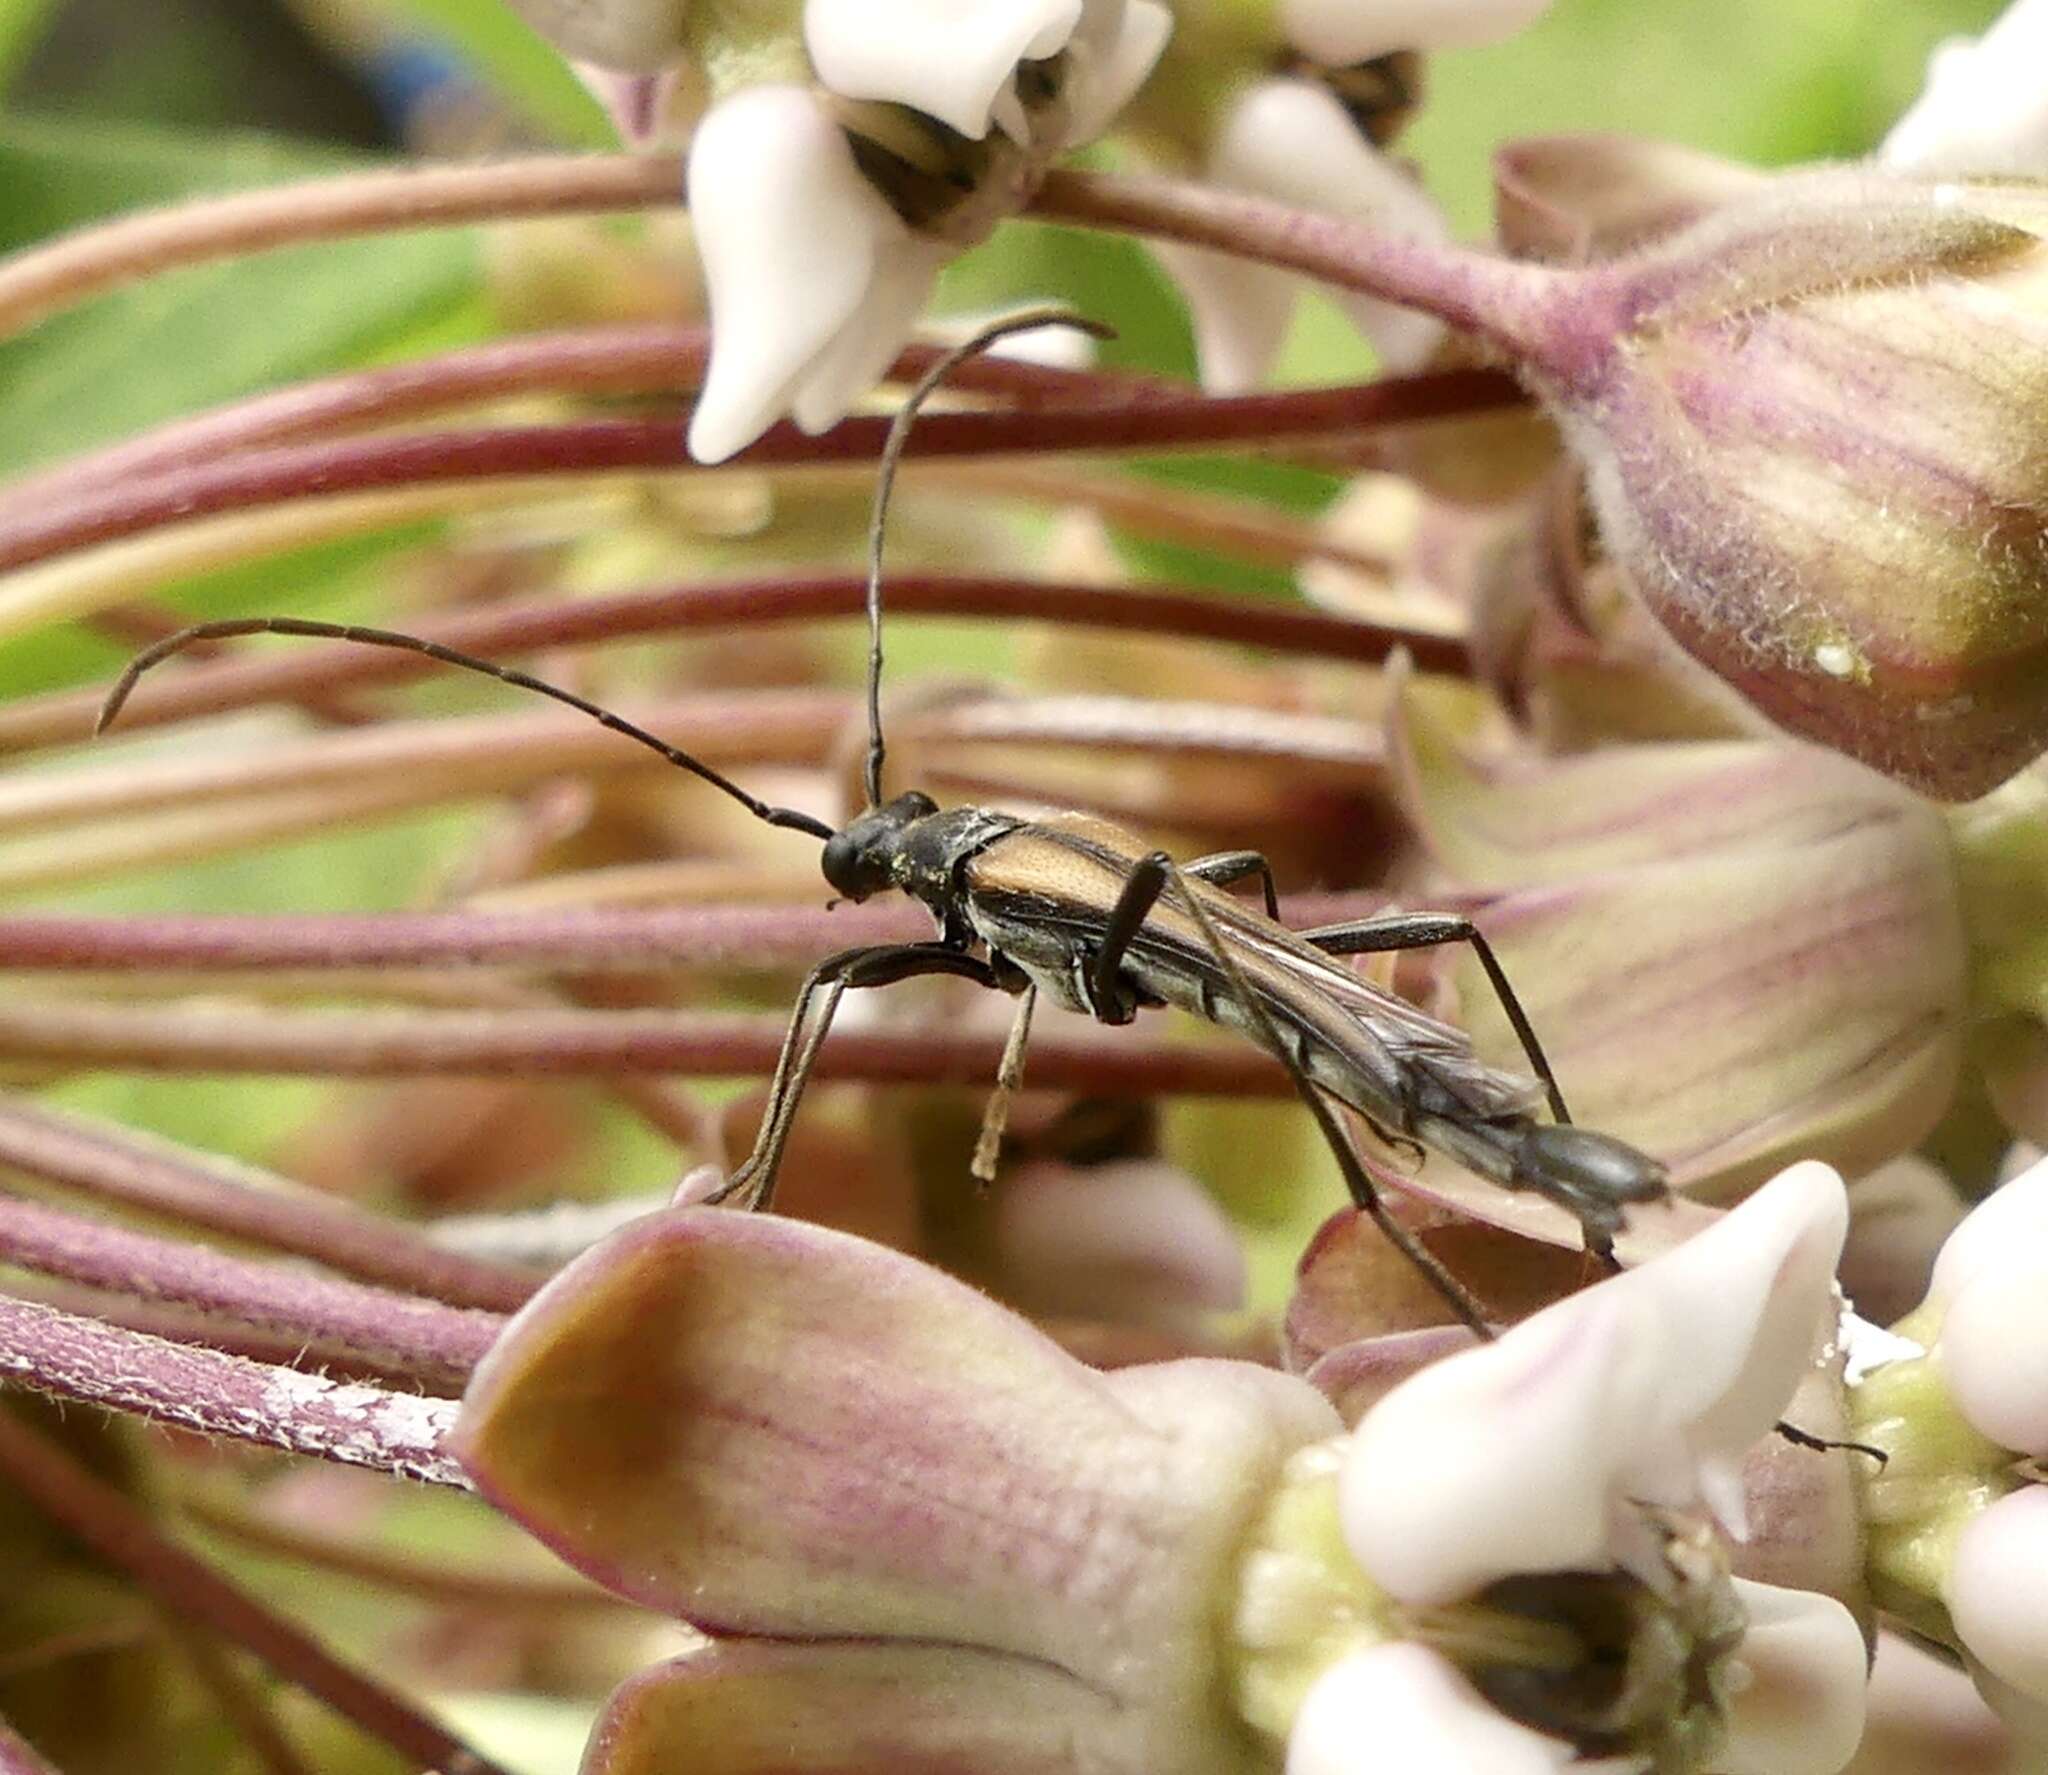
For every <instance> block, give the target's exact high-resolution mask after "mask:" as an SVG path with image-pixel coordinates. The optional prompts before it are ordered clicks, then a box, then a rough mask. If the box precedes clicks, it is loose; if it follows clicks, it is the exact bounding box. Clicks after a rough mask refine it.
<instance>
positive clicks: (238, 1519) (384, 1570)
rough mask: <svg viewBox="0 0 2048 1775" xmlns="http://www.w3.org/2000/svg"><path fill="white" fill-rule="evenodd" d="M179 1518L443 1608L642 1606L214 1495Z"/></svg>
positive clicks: (572, 1583) (591, 1588) (584, 1585)
mask: <svg viewBox="0 0 2048 1775" xmlns="http://www.w3.org/2000/svg"><path fill="white" fill-rule="evenodd" d="M179 1514H180V1515H182V1516H184V1517H185V1518H187V1519H188V1520H190V1521H192V1522H194V1523H196V1524H198V1525H199V1526H200V1527H201V1528H204V1529H205V1530H207V1531H208V1533H210V1534H214V1535H218V1536H220V1537H221V1538H222V1539H223V1540H227V1541H232V1542H234V1543H235V1544H236V1545H237V1546H240V1547H246V1548H248V1549H249V1550H251V1551H252V1552H256V1553H262V1554H268V1555H270V1556H271V1557H273V1558H277V1559H288V1560H291V1561H293V1562H294V1563H296V1564H300V1565H310V1566H317V1567H318V1568H320V1569H321V1570H323V1571H329V1572H333V1573H334V1574H336V1575H337V1576H338V1577H343V1578H352V1579H355V1580H356V1581H357V1582H359V1583H363V1584H371V1585H375V1586H376V1587H377V1588H378V1589H380V1590H395V1591H399V1592H401V1593H403V1594H407V1595H412V1596H421V1597H425V1598H427V1599H428V1600H429V1601H433V1602H438V1603H442V1604H452V1605H454V1606H457V1607H462V1608H486V1609H516V1610H520V1611H522V1612H534V1613H553V1612H558V1611H564V1610H577V1611H587V1610H595V1611H598V1612H601V1613H604V1614H616V1613H619V1612H620V1611H622V1610H630V1609H632V1608H634V1607H635V1606H636V1605H635V1604H633V1603H630V1602H628V1601H626V1600H625V1598H624V1597H620V1596H614V1595H613V1594H612V1593H611V1592H610V1591H609V1590H600V1589H599V1588H598V1587H597V1586H596V1585H595V1584H593V1583H591V1582H589V1580H587V1579H584V1578H579V1577H576V1576H575V1575H574V1574H573V1573H564V1574H563V1575H562V1576H561V1577H559V1578H549V1577H528V1576H525V1575H523V1574H520V1573H515V1572H498V1571H485V1570H481V1569H478V1568H477V1567H475V1566H471V1565H455V1564H452V1563H450V1562H449V1561H446V1560H433V1559H426V1558H422V1557H421V1556H419V1555H418V1554H415V1553H400V1552H396V1551H394V1550H392V1549H390V1548H388V1547H382V1546H378V1545H376V1544H375V1543H373V1542H369V1541H365V1540H363V1539H361V1538H359V1537H356V1536H351V1535H344V1534H338V1533H336V1532H335V1531H334V1530H332V1529H327V1528H320V1527H316V1526H314V1525H313V1524H311V1523H306V1522H285V1521H281V1520H280V1519H279V1518H278V1517H276V1516H273V1515H262V1514H259V1513H257V1512H256V1511H253V1510H248V1509H244V1508H242V1507H240V1506H239V1505H233V1504H228V1503H225V1502H221V1501H218V1500H216V1499H215V1498H213V1497H212V1496H210V1495H203V1494H202V1495H196V1496H192V1497H187V1498H184V1499H182V1500H181V1501H180V1504H179Z"/></svg>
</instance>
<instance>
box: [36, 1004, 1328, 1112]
mask: <svg viewBox="0 0 2048 1775" xmlns="http://www.w3.org/2000/svg"><path fill="white" fill-rule="evenodd" d="M782 1036H783V1019H782V1018H781V1017H780V1016H749V1015H742V1014H712V1013H695V1012H686V1011H556V1010H534V1011H526V1010H521V1011H411V1010H407V1011H332V1012H326V1011H312V1012H308V1011H272V1010H262V1009H253V1008H246V1007H235V1008H225V1007H221V1006H217V1005H198V1006H189V1007H173V1008H168V1009H159V1008H157V1007H155V1006H142V1007H136V1006H129V1005H101V1004H86V1005H79V1004H72V1005H66V1004H49V1003H33V1004H31V1003H21V1002H16V1003H6V1004H0V1058H4V1059H6V1060H9V1061H15V1062H27V1063H33V1064H37V1065H50V1064H57V1065H64V1066H105V1067H115V1068H123V1069H129V1070H141V1071H150V1072H225V1073H259V1074H275V1075H315V1076H320V1077H344V1078H431V1077H446V1076H450V1075H454V1076H469V1077H492V1076H502V1075H503V1074H506V1073H526V1074H545V1075H549V1076H553V1077H560V1078H577V1077H588V1076H593V1075H598V1074H604V1073H614V1072H663V1073H672V1074H684V1075H691V1076H697V1077H706V1078H766V1077H767V1076H768V1075H769V1074H770V1073H772V1072H773V1071H774V1069H775V1059H776V1055H777V1054H778V1053H779V1052H780V1051H781V1047H782ZM1002 1046H1003V1044H1002V1041H1001V1040H1000V1038H998V1037H993V1036H984V1035H979V1034H974V1035H966V1034H962V1033H960V1032H959V1031H956V1030H952V1029H947V1028H930V1029H888V1030H857V1031H856V1030H848V1031H845V1032H843V1033H839V1032H835V1033H834V1034H833V1036H832V1037H831V1039H830V1040H829V1041H827V1042H826V1044H825V1047H824V1049H823V1051H822V1052H821V1054H820V1056H819V1061H818V1067H817V1076H818V1077H819V1078H821V1079H854V1080H864V1081H866V1082H868V1083H870V1084H900V1085H910V1084H949V1085H979V1084H982V1083H985V1082H986V1081H987V1080H989V1079H991V1078H993V1077H994V1076H995V1070H996V1063H997V1062H998V1060H1000V1058H1001V1057H1002ZM1031 1078H1032V1083H1033V1084H1034V1085H1042V1086H1044V1087H1045V1088H1046V1089H1048V1090H1072V1091H1086V1092H1088V1093H1090V1094H1091V1095H1093V1096H1097V1097H1150V1096H1156V1095H1160V1094H1168V1093H1176V1092H1179V1093H1188V1094H1194V1095H1214V1096H1227V1097H1247V1096H1249V1097H1284V1096H1286V1095H1287V1094H1288V1091H1289V1086H1288V1083H1287V1079H1286V1075H1285V1074H1284V1073H1282V1072H1281V1071H1280V1069H1279V1068H1278V1067H1277V1066H1275V1065H1274V1064H1273V1063H1272V1062H1271V1061H1269V1060H1267V1059H1266V1058H1265V1057H1264V1056H1263V1055H1261V1054H1259V1053H1257V1052H1256V1051H1254V1050H1253V1049H1251V1048H1250V1047H1249V1046H1247V1045H1245V1044H1241V1043H1227V1044H1226V1043H1209V1044H1202V1045H1196V1044H1195V1043H1192V1042H1162V1041H1157V1040H1154V1039H1151V1038H1149V1037H1135V1036H1131V1035H1129V1034H1128V1033H1126V1032H1121V1031H1119V1032H1116V1039H1092V1038H1077V1037H1068V1038H1064V1039H1061V1038H1055V1037H1050V1036H1048V1037H1045V1038H1043V1039H1042V1040H1041V1041H1040V1042H1039V1043H1038V1044H1037V1045H1036V1046H1035V1047H1034V1048H1033V1049H1032V1054H1031Z"/></svg>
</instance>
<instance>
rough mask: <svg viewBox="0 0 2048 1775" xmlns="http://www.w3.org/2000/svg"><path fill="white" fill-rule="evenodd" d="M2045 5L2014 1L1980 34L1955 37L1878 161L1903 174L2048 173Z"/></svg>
mask: <svg viewBox="0 0 2048 1775" xmlns="http://www.w3.org/2000/svg"><path fill="white" fill-rule="evenodd" d="M2044 58H2048V4H2043V0H2015V3H2014V4H2013V5H2012V6H2010V7H2008V8H2007V9H2006V11H2005V12H2004V13H2003V14H2002V15H2001V16H2000V17H1999V19H1998V21H1997V22H1996V23H1995V24H1993V25H1992V27H1991V29H1990V30H1988V31H1986V32H1985V33H1984V35H1983V36H1982V37H1977V38H1970V37H1951V38H1950V39H1948V41H1947V42H1945V43H1943V44H1941V45H1940V46H1939V47H1938V48H1937V49H1936V50H1935V52H1934V55H1933V58H1932V59H1931V60H1930V61H1929V62H1928V64H1927V85H1926V89H1925V90H1924V91H1923V92H1922V93H1921V94H1920V96H1919V98H1918V99H1916V100H1915V101H1914V102H1913V105H1912V107H1911V108H1910V109H1909V110H1908V111H1907V112H1906V114H1905V115H1904V116H1903V117H1901V118H1900V119H1899V120H1898V122H1897V123H1895V124H1893V125H1892V128H1891V133H1890V134H1889V135H1887V136H1886V137H1885V139H1884V145H1883V147H1882V148H1881V149H1879V151H1878V158H1879V159H1880V160H1881V161H1882V162H1883V163H1884V164H1885V165H1886V166H1887V167H1890V168H1892V169H1894V170H1895V171H1899V172H1911V173H1957V174H1968V173H2023V174H2037V175H2038V174H2040V173H2043V172H2048V83H2044V82H2043V80H2042V79H2041V65H2042V61H2043V59H2044Z"/></svg>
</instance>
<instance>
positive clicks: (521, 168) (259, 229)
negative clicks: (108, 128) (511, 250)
mask: <svg viewBox="0 0 2048 1775" xmlns="http://www.w3.org/2000/svg"><path fill="white" fill-rule="evenodd" d="M682 196H683V171H682V161H681V159H680V158H679V157H678V156H675V155H611V154H546V155H536V156H533V157H531V158H527V159H522V160H504V161H497V162H487V163H484V164H480V165H473V166H422V167H403V168H394V169H391V170H388V171H385V170H379V171H376V172H365V173H346V174H343V175H341V176H340V177H330V178H320V179H308V180H303V181H301V182H299V183H296V184H290V185H273V186H271V187H269V188H268V189H266V190H261V191H248V192H238V193H236V194H235V195H233V196H230V197H217V198H208V199H202V200H200V201H198V202H194V203H182V204H177V205H173V206H171V207H169V208H166V209H159V210H145V211H143V212H142V213H140V214H138V215H132V216H122V217H119V218H117V219H116V220H114V221H112V222H102V223H98V224H95V225H94V226H92V227H88V228H81V229H78V230H77V231H76V232H74V233H71V234H67V235H63V236H61V237H59V238H58V239H57V240H54V241H52V242H50V243H49V244H48V245H45V246H38V247H32V248H29V249H28V250H26V251H24V252H20V253H16V254H15V255H14V256H13V257H12V258H10V259H8V260H6V261H4V262H0V334H6V333H13V332H18V331H19V330H20V329H22V328H23V327H27V326H31V325H33V324H34V323H35V322H37V321H39V320H43V319H46V318H47V317H49V316H50V315H52V314H56V313H59V312H61V311H62V310H64V309H66V308H71V307H75V306H76V305H77V304H78V303H80V302H83V301H86V300H88V299H89V298H91V297H93V296H98V295H103V294H105V293H106V292H107V291H108V290H113V289H118V288H120V287H121V286H122V285H123V284H128V283H133V282H135V281H137V280H138V279H140V278H145V277H151V276H154V275H155V274H156V273H158V272H160V271H168V270H170V269H171V268H172V267H173V266H178V265H198V264H203V263H205V262H206V261H207V260H209V259H224V258H230V257H234V256H236V255H238V254H242V253H255V252H263V251H266V250H268V249H270V248H273V247H282V246H291V245H294V244H297V243H300V242H305V241H315V240H337V239H340V238H342V237H344V236H347V235H354V234H375V233H383V232H388V231H393V230H399V229H407V228H441V227H448V226H450V225H452V224H457V223H465V222H491V221H499V220H506V219H510V218H512V217H515V216H566V215H582V214H593V213H604V212H607V211H614V210H624V209H656V208H676V207H679V206H680V205H681V203H682Z"/></svg>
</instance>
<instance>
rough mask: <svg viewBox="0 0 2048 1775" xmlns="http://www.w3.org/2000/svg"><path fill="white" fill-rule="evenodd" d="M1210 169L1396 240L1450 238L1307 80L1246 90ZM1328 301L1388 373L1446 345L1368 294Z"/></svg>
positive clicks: (1220, 177) (1239, 186) (1409, 182)
mask: <svg viewBox="0 0 2048 1775" xmlns="http://www.w3.org/2000/svg"><path fill="white" fill-rule="evenodd" d="M1209 171H1210V174H1211V176H1212V177H1213V178H1215V179H1216V180H1217V182H1218V183H1220V184H1224V185H1228V186H1230V187H1232V188H1234V189H1236V190H1240V191H1250V192H1255V193H1257V194H1258V195H1260V196H1263V197H1273V198H1278V199H1279V200H1280V201H1281V202H1283V203H1290V204H1293V205H1295V206H1297V207H1298V208H1301V209H1307V210H1316V211H1320V212H1321V213H1323V214H1325V215H1332V216H1343V217H1346V218H1348V219H1350V220H1353V221H1359V222H1369V223H1370V224H1371V225H1372V226H1373V227H1374V228H1376V229H1379V230H1381V231H1383V232H1385V233H1387V234H1390V235H1393V236H1395V237H1397V238H1400V239H1404V240H1443V239H1445V238H1447V237H1448V234H1449V229H1448V227H1447V225H1446V224H1445V221H1444V218H1443V215H1442V212H1441V211H1439V210H1438V209H1437V207H1436V205H1435V204H1434V203H1433V202H1432V201H1431V200H1430V198H1429V196H1428V194H1427V193H1426V192H1424V191H1423V190H1422V188H1421V187H1420V186H1419V185H1417V184H1416V183H1415V181H1414V180H1413V179H1411V178H1409V177H1408V176H1407V174H1406V173H1404V172H1403V171H1402V170H1401V169H1400V168H1399V167H1397V166H1396V165H1395V164H1394V163H1393V162H1392V161H1390V160H1388V159H1387V158H1386V156H1384V155H1383V154H1381V153H1380V152H1379V151H1378V150H1377V149H1376V148H1374V147H1373V145H1372V144H1371V143H1370V142H1368V141H1367V140H1366V139H1365V137H1364V136H1363V135H1361V134H1360V133H1359V130H1358V126H1357V125H1356V124H1355V123H1353V122H1352V121H1351V118H1350V117H1349V116H1348V115H1347V114H1346V112H1345V110H1344V107H1343V106H1342V105H1340V104H1339V103H1338V102H1337V100H1336V98H1335V97H1334V96H1333V95H1332V94H1331V93H1330V92H1328V91H1327V90H1326V89H1325V88H1323V87H1320V86H1317V85H1314V84H1312V83H1311V82H1309V81H1306V80H1285V79H1281V80H1262V81H1260V82H1259V83H1258V84H1257V85H1256V86H1254V87H1252V88H1251V89H1250V90H1249V91H1248V92H1246V93H1245V95H1244V96H1243V97H1242V98H1240V99H1239V100H1238V101H1237V103H1236V104H1235V105H1234V106H1233V107H1232V108H1231V111H1230V115H1229V116H1228V117H1227V118H1226V119H1225V121H1224V124H1223V127H1222V129H1221V130H1220V131H1219V132H1218V135H1217V138H1216V142H1215V145H1214V147H1213V148H1212V150H1211V152H1210V157H1209ZM1335 299H1336V301H1337V302H1338V304H1339V305H1340V306H1341V307H1342V308H1343V309H1344V311H1345V313H1346V314H1347V315H1349V316H1350V319H1351V323H1352V325H1353V326H1355V327H1357V328H1358V330H1359V331H1360V332H1361V333H1363V334H1364V335H1365V336H1366V337H1367V338H1368V339H1370V340H1371V341H1372V344H1373V349H1374V350H1375V351H1376V352H1377V353H1378V354H1379V357H1380V361H1381V364H1382V366H1383V367H1384V368H1385V369H1387V370H1388V371H1390V372H1392V373H1393V374H1396V375H1400V374H1404V373H1406V372H1409V371H1412V370H1417V369H1420V368H1421V367H1422V365H1423V364H1424V362H1425V361H1427V359H1428V357H1429V355H1430V353H1431V352H1433V351H1434V350H1435V349H1436V345H1437V343H1438V341H1439V340H1441V339H1442V337H1443V331H1444V329H1443V325H1442V323H1441V322H1439V321H1437V320H1436V319H1434V318H1433V317H1431V316H1429V315H1425V314H1417V313H1415V312H1414V311H1413V310H1411V309H1406V308H1399V307H1396V306H1394V305H1393V304H1391V303H1387V302H1381V301H1377V300H1375V299H1374V298H1372V297H1370V296H1354V295H1345V294H1342V293H1341V292H1340V293H1337V294H1336V298H1335Z"/></svg>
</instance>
